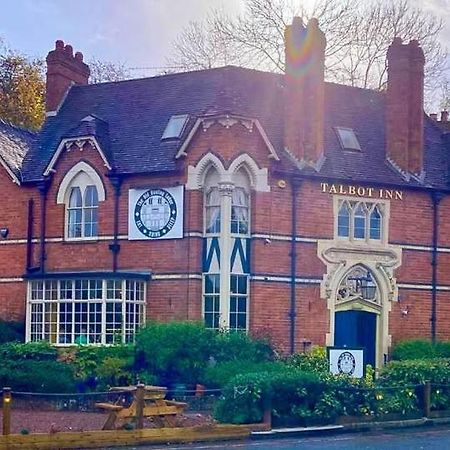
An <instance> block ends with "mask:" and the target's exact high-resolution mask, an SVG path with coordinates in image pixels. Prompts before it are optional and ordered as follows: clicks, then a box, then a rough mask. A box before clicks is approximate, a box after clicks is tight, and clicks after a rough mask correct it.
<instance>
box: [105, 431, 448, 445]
mask: <svg viewBox="0 0 450 450" xmlns="http://www.w3.org/2000/svg"><path fill="white" fill-rule="evenodd" d="M124 448H125V447H121V449H119V448H117V449H110V450H123V449H124ZM126 448H127V449H128V450H131V449H136V450H146V449H147V450H163V449H164V450H167V449H172V450H208V449H212V450H219V449H235V450H247V449H248V450H293V449H301V450H319V449H321V450H325V449H331V450H450V427H448V426H447V427H445V428H441V427H440V428H435V427H433V428H420V429H411V428H406V429H401V430H395V431H394V430H390V431H380V432H377V433H376V432H370V433H369V432H366V433H351V434H350V433H345V434H338V435H334V436H323V437H320V436H316V437H297V438H281V439H278V438H277V439H265V440H261V441H234V442H219V443H208V442H206V443H199V444H191V445H178V444H177V445H173V446H172V445H164V446H160V445H157V446H144V447H126Z"/></svg>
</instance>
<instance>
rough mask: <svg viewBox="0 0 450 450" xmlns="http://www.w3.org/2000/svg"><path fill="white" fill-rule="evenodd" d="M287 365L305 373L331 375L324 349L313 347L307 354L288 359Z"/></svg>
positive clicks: (297, 354) (299, 354)
mask: <svg viewBox="0 0 450 450" xmlns="http://www.w3.org/2000/svg"><path fill="white" fill-rule="evenodd" d="M286 364H287V365H288V366H290V367H293V368H295V369H298V370H302V371H304V372H314V373H320V374H327V375H328V374H329V371H330V370H329V363H328V358H327V353H326V349H325V348H324V347H313V348H312V349H311V350H310V351H308V352H305V353H296V354H295V355H292V356H290V357H289V358H287V359H286Z"/></svg>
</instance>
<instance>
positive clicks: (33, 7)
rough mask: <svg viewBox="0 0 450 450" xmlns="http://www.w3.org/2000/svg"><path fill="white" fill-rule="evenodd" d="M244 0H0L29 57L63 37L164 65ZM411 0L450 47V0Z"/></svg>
mask: <svg viewBox="0 0 450 450" xmlns="http://www.w3.org/2000/svg"><path fill="white" fill-rule="evenodd" d="M244 1H245V0H0V3H1V12H0V37H2V38H3V39H4V40H5V41H6V43H7V44H8V45H9V46H10V47H12V48H14V49H17V50H20V51H21V52H23V53H25V54H27V55H29V56H39V57H43V56H45V55H46V54H47V52H48V51H49V50H50V49H52V48H53V46H54V41H55V40H57V39H62V40H64V41H65V42H66V43H70V44H72V46H73V47H74V49H75V50H76V51H78V50H79V51H82V52H83V53H84V55H85V57H86V59H89V58H90V57H93V56H95V57H97V58H99V59H103V60H107V61H113V62H122V63H124V64H125V65H126V66H128V67H148V66H157V67H160V66H164V65H165V56H166V55H167V54H168V53H169V52H170V46H171V42H172V41H173V39H174V38H175V37H176V36H177V34H178V33H179V32H180V31H181V30H182V28H183V26H185V25H186V24H187V23H188V22H189V21H190V20H195V19H200V18H201V17H203V16H204V15H205V13H206V12H207V10H208V9H209V8H211V7H220V6H221V7H223V8H224V9H225V10H226V11H227V12H229V13H231V14H234V13H238V12H239V11H241V10H242V8H243V4H244ZM355 1H364V0H355ZM409 1H411V3H413V4H414V5H418V6H421V7H422V8H424V9H426V10H430V11H431V12H433V13H434V14H436V15H437V16H438V17H441V18H442V19H443V20H444V23H445V25H446V27H445V30H444V33H443V41H444V45H446V46H448V47H450V0H409ZM305 2H307V3H311V2H313V0H305Z"/></svg>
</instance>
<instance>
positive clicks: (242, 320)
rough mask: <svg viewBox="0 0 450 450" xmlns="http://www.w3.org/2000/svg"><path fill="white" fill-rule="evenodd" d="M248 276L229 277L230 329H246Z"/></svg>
mask: <svg viewBox="0 0 450 450" xmlns="http://www.w3.org/2000/svg"><path fill="white" fill-rule="evenodd" d="M247 303H248V276H247V275H231V276H230V328H231V329H232V330H245V329H246V328H247Z"/></svg>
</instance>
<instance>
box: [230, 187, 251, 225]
mask: <svg viewBox="0 0 450 450" xmlns="http://www.w3.org/2000/svg"><path fill="white" fill-rule="evenodd" d="M248 213H249V195H248V193H247V191H246V190H245V189H244V188H241V187H236V188H234V190H233V193H232V196H231V233H233V234H248V232H249V214H248Z"/></svg>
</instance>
